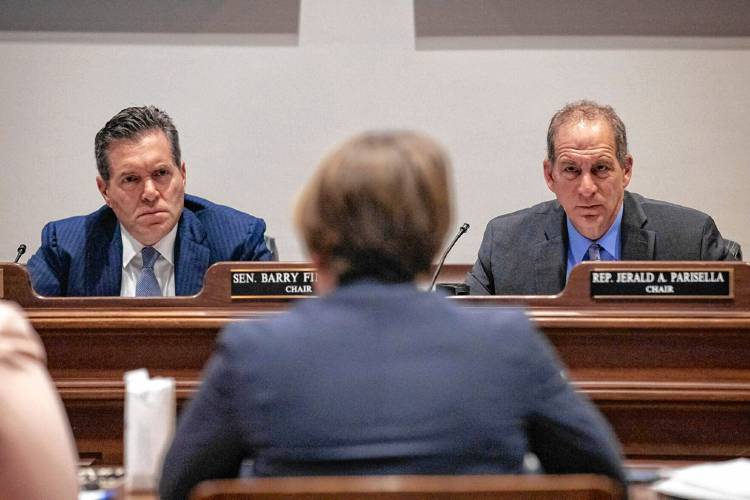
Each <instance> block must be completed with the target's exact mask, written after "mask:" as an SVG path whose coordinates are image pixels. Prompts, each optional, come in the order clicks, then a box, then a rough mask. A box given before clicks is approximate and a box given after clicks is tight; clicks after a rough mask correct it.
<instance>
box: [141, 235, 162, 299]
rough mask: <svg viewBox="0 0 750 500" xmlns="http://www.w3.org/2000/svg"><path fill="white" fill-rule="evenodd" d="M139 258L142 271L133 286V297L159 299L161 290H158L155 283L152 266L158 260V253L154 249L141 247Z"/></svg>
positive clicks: (156, 282)
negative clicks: (141, 262) (141, 260)
mask: <svg viewBox="0 0 750 500" xmlns="http://www.w3.org/2000/svg"><path fill="white" fill-rule="evenodd" d="M141 257H142V258H143V270H142V271H141V276H140V277H139V278H138V282H137V283H136V284H135V296H136V297H160V296H161V288H159V282H158V281H156V274H155V273H154V264H155V263H156V259H158V258H159V252H157V251H156V249H155V248H154V247H143V249H142V250H141Z"/></svg>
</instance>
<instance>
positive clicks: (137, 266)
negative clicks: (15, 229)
mask: <svg viewBox="0 0 750 500" xmlns="http://www.w3.org/2000/svg"><path fill="white" fill-rule="evenodd" d="M95 152H96V163H97V169H98V170H99V176H98V177H97V179H96V184H97V186H98V188H99V191H100V192H101V194H102V196H103V197H104V201H105V202H106V206H105V207H102V208H101V209H99V210H97V211H96V212H94V213H92V214H89V215H86V216H79V217H71V218H68V219H63V220H61V221H56V222H51V223H49V224H47V225H46V226H45V227H44V229H43V231H42V246H41V248H39V250H38V251H37V252H36V254H35V255H34V256H32V258H31V259H30V260H29V264H28V269H29V273H30V274H31V279H32V284H33V286H34V288H35V290H36V291H37V292H38V293H40V294H42V295H48V296H55V295H67V296H76V295H77V296H82V295H83V296H87V295H122V296H136V295H138V296H141V295H167V296H169V295H191V294H194V293H197V292H198V291H199V290H200V288H201V286H202V283H203V274H204V273H205V271H206V269H207V268H208V266H209V265H211V264H213V263H214V262H218V261H222V260H269V259H270V257H271V254H270V252H269V250H268V248H267V247H266V245H265V242H264V233H265V222H264V221H263V220H262V219H258V218H256V217H253V216H252V215H249V214H246V213H242V212H239V211H237V210H234V209H231V208H229V207H225V206H221V205H216V204H214V203H211V202H209V201H207V200H203V199H201V198H197V197H194V196H190V195H186V194H185V179H186V174H185V162H184V161H181V158H180V146H179V138H178V134H177V130H176V128H175V127H174V124H173V123H172V120H171V119H170V117H169V116H168V115H167V114H166V113H165V112H163V111H161V110H159V109H158V108H155V107H153V106H145V107H137V108H126V109H124V110H122V111H121V112H120V113H118V114H117V115H115V116H114V117H113V118H112V119H111V120H110V121H109V122H107V124H106V125H105V126H104V128H102V129H101V130H100V131H99V133H97V135H96V140H95Z"/></svg>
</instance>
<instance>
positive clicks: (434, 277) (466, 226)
mask: <svg viewBox="0 0 750 500" xmlns="http://www.w3.org/2000/svg"><path fill="white" fill-rule="evenodd" d="M469 227H470V226H469V223H468V222H464V223H463V224H462V225H461V227H460V228H458V232H457V233H456V236H455V237H454V238H453V241H451V244H450V245H448V248H446V249H445V252H443V256H442V257H441V258H440V264H438V266H437V268H436V269H435V274H433V275H432V281H431V282H430V288H428V290H430V291H432V290H433V289H434V288H435V282H436V281H437V277H438V275H439V274H440V271H442V270H443V264H445V258H446V257H447V256H448V252H450V251H451V249H452V248H453V245H455V244H456V242H457V241H458V239H459V238H460V237H461V236H463V235H464V233H465V232H466V231H468V230H469Z"/></svg>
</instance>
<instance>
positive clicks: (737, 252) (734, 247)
mask: <svg viewBox="0 0 750 500" xmlns="http://www.w3.org/2000/svg"><path fill="white" fill-rule="evenodd" d="M724 246H725V247H726V249H727V253H728V254H729V255H731V256H732V257H733V258H734V259H737V260H742V247H741V246H740V244H739V243H737V242H736V241H734V240H728V239H726V238H724Z"/></svg>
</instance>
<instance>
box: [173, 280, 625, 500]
mask: <svg viewBox="0 0 750 500" xmlns="http://www.w3.org/2000/svg"><path fill="white" fill-rule="evenodd" d="M561 370H562V367H561V366H560V364H559V361H558V360H557V358H556V356H555V354H554V352H553V350H552V349H551V348H550V346H549V344H548V343H547V342H546V340H545V338H544V337H543V336H542V335H540V334H539V332H538V331H537V330H536V329H535V328H534V326H533V325H532V324H531V322H529V320H528V319H527V318H526V317H525V316H524V314H523V312H522V311H519V310H490V311H476V310H471V309H469V308H462V307H458V306H457V305H455V304H453V303H451V302H450V301H447V300H445V299H444V298H442V297H440V296H437V295H435V294H429V293H423V292H419V291H417V290H416V289H415V288H414V286H413V285H411V284H400V285H386V284H382V283H376V282H370V281H359V282H355V283H352V284H349V285H345V286H342V287H340V288H338V289H337V290H336V291H335V292H334V293H332V294H330V295H328V296H325V297H321V298H319V299H311V300H301V301H300V302H299V303H298V304H297V305H296V306H295V307H294V308H293V309H292V310H290V311H289V312H287V313H285V314H282V315H280V316H278V317H276V318H273V319H271V320H268V321H249V322H244V323H237V324H234V325H232V326H230V327H229V328H228V329H227V331H226V332H225V333H224V334H223V335H222V336H221V339H220V341H219V344H218V346H217V350H216V353H215V354H214V355H213V357H212V359H211V361H209V363H208V366H207V368H206V371H205V374H204V381H203V383H202V384H201V387H200V390H199V391H198V394H197V395H196V396H195V398H194V399H193V401H192V402H191V403H190V405H189V406H188V407H187V409H186V410H185V412H184V414H183V415H182V417H181V421H180V424H179V426H178V428H177V432H176V433H175V438H174V442H173V443H172V446H171V449H170V450H169V452H168V453H167V456H166V459H165V461H164V470H163V473H162V476H161V486H160V494H161V498H163V499H164V500H173V499H182V498H185V497H186V496H187V494H188V492H189V491H190V489H191V488H192V487H193V486H194V485H195V484H197V483H198V482H200V481H201V480H204V479H212V478H227V477H235V476H236V475H237V473H238V471H239V469H240V464H241V463H242V461H243V459H246V458H250V459H253V460H254V462H253V466H252V469H253V470H252V473H253V474H255V475H258V476H289V475H293V476H295V475H330V474H344V475H346V474H348V475H357V474H487V473H519V472H521V470H522V462H523V457H524V453H526V452H528V451H532V452H534V453H535V454H536V455H537V456H538V457H539V460H540V462H541V464H542V466H543V467H544V470H545V471H547V472H549V473H569V472H581V473H583V472H588V473H600V474H607V475H609V476H612V477H614V478H615V479H618V480H620V481H623V480H624V479H623V475H622V469H621V466H620V457H619V452H618V446H617V444H616V442H615V440H614V437H613V435H612V433H611V431H610V429H609V426H608V425H607V423H606V422H605V421H604V419H603V418H602V417H601V416H600V415H599V413H598V412H597V411H596V409H595V408H593V406H592V405H591V403H590V402H589V401H587V400H586V399H585V398H583V397H581V396H580V395H579V394H577V393H576V392H575V391H574V390H573V388H572V387H571V386H570V384H569V383H568V382H567V381H566V380H565V378H564V377H563V376H562V374H561Z"/></svg>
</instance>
